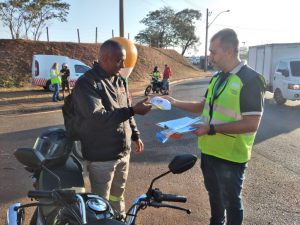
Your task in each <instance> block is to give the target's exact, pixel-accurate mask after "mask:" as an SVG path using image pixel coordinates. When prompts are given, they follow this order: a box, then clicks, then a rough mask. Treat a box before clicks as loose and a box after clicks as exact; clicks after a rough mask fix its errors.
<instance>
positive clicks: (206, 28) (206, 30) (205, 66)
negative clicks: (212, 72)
mask: <svg viewBox="0 0 300 225" xmlns="http://www.w3.org/2000/svg"><path fill="white" fill-rule="evenodd" d="M207 35H208V8H207V9H206V26H205V52H204V54H205V56H204V72H206V71H207Z"/></svg>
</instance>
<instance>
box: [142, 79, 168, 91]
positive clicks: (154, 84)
mask: <svg viewBox="0 0 300 225" xmlns="http://www.w3.org/2000/svg"><path fill="white" fill-rule="evenodd" d="M151 77H152V76H151ZM151 91H152V93H153V94H158V93H161V94H162V95H167V94H169V90H166V89H165V88H164V87H163V82H162V81H161V80H158V79H156V78H154V77H152V78H151V80H150V84H149V85H148V86H147V87H146V89H145V96H148V95H149V94H150V92H151Z"/></svg>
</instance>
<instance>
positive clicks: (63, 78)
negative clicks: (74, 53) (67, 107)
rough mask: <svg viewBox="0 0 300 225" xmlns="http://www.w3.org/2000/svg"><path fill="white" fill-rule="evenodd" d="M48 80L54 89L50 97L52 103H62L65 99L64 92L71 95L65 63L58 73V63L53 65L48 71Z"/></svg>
mask: <svg viewBox="0 0 300 225" xmlns="http://www.w3.org/2000/svg"><path fill="white" fill-rule="evenodd" d="M50 79H51V85H52V86H53V87H54V92H53V96H52V101H53V102H57V101H62V100H63V99H64V98H65V91H67V92H68V93H69V94H70V93H71V92H70V85H69V79H70V70H69V68H68V65H67V64H66V63H63V64H62V68H61V70H60V71H58V63H54V64H53V66H52V67H51V69H50ZM60 85H61V87H62V95H63V96H62V98H60V97H59V89H60Z"/></svg>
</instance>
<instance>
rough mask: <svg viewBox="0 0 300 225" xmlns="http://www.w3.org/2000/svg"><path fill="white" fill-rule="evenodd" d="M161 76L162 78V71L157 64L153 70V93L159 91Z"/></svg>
mask: <svg viewBox="0 0 300 225" xmlns="http://www.w3.org/2000/svg"><path fill="white" fill-rule="evenodd" d="M160 78H161V75H160V72H159V70H158V67H157V66H155V67H154V69H153V72H152V80H153V93H154V92H156V93H158V92H159V90H158V87H159V86H158V85H159V84H160Z"/></svg>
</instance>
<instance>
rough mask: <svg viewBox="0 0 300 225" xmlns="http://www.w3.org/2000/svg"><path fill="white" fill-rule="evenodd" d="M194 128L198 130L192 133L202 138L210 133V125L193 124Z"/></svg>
mask: <svg viewBox="0 0 300 225" xmlns="http://www.w3.org/2000/svg"><path fill="white" fill-rule="evenodd" d="M192 127H194V128H196V130H194V131H193V132H192V133H193V134H195V135H197V136H201V135H204V134H207V133H208V131H209V128H210V127H209V124H193V125H192Z"/></svg>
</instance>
